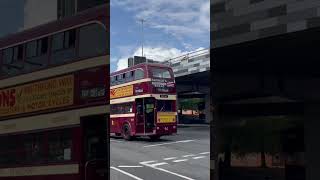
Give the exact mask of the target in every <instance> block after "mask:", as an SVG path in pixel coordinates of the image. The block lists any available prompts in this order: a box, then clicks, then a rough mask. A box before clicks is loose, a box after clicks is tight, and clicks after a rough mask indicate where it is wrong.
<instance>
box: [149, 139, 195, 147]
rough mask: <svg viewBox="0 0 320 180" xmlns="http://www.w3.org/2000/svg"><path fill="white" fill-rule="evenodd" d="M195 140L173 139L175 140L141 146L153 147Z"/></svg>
mask: <svg viewBox="0 0 320 180" xmlns="http://www.w3.org/2000/svg"><path fill="white" fill-rule="evenodd" d="M192 141H195V140H191V139H190V140H183V141H175V142H170V143H161V144H152V145H147V146H143V147H144V148H146V147H155V146H163V145H168V144H177V143H187V142H192Z"/></svg>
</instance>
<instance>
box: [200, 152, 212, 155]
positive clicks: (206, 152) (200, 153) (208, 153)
mask: <svg viewBox="0 0 320 180" xmlns="http://www.w3.org/2000/svg"><path fill="white" fill-rule="evenodd" d="M199 154H201V155H204V154H210V152H202V153H199Z"/></svg>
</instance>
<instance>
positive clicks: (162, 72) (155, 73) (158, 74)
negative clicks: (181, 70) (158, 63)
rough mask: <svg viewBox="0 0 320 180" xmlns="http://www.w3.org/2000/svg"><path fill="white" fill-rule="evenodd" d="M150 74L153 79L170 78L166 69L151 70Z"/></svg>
mask: <svg viewBox="0 0 320 180" xmlns="http://www.w3.org/2000/svg"><path fill="white" fill-rule="evenodd" d="M151 73H152V77H155V78H172V76H171V74H170V72H169V70H168V69H162V68H152V69H151Z"/></svg>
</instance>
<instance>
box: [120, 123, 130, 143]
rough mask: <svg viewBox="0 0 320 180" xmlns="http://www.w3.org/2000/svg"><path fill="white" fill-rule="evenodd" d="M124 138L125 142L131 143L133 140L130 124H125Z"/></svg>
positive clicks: (123, 129)
mask: <svg viewBox="0 0 320 180" xmlns="http://www.w3.org/2000/svg"><path fill="white" fill-rule="evenodd" d="M122 136H123V138H124V139H125V140H127V141H130V140H132V136H131V128H130V126H129V124H124V125H123V128H122Z"/></svg>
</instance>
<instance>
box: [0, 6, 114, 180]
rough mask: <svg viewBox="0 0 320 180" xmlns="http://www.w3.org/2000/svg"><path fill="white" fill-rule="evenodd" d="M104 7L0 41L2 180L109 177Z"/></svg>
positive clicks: (105, 20) (106, 19) (106, 53)
mask: <svg viewBox="0 0 320 180" xmlns="http://www.w3.org/2000/svg"><path fill="white" fill-rule="evenodd" d="M106 6H107V5H102V6H99V7H95V8H92V9H88V10H87V11H83V12H82V13H79V14H77V15H74V16H71V17H68V18H64V19H62V20H59V21H54V22H50V23H48V24H45V25H41V26H38V27H35V28H32V29H29V30H25V31H22V32H18V33H16V34H13V35H9V36H7V37H4V38H2V39H1V40H0V144H1V146H0V179H8V180H10V179H12V180H20V179H21V180H28V179H30V180H31V179H32V180H53V179H60V180H102V179H106V178H107V176H108V174H107V171H108V169H107V167H108V165H107V164H108V144H107V142H108V141H107V136H106V134H108V133H109V132H108V128H107V126H108V125H107V124H108V123H107V121H108V118H109V101H106V99H109V85H108V84H109V78H108V75H109V47H108V46H109V38H108V35H109V32H108V31H109V27H108V26H109V25H108V24H109V23H108V21H109V17H108V16H109V15H108V13H107V9H108V8H107V7H106Z"/></svg>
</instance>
